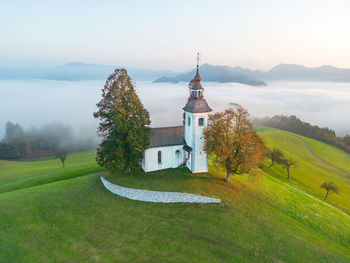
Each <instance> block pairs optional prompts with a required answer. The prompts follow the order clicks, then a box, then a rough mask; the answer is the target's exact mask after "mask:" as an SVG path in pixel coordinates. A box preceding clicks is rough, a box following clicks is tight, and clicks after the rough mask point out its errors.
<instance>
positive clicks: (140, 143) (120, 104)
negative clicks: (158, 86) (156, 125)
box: [94, 69, 151, 171]
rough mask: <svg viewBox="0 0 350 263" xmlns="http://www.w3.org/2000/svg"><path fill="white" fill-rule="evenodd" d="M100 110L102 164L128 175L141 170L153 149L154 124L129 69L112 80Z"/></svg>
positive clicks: (99, 160) (96, 114)
mask: <svg viewBox="0 0 350 263" xmlns="http://www.w3.org/2000/svg"><path fill="white" fill-rule="evenodd" d="M97 107H98V111H97V112H95V113H94V117H95V118H98V119H99V120H100V123H99V126H98V134H99V136H100V137H101V138H102V142H101V144H100V145H99V147H98V149H97V158H96V159H97V162H98V164H99V165H100V166H102V167H105V168H107V169H122V170H127V171H130V170H131V169H137V168H139V166H140V160H141V159H142V157H143V152H144V150H145V149H146V148H147V146H148V145H149V137H150V128H149V125H150V123H151V121H150V117H149V113H148V111H147V110H146V109H145V108H144V106H143V105H142V103H141V101H140V99H139V97H138V96H137V94H136V92H135V88H134V83H133V82H132V81H131V79H130V77H129V76H128V74H127V71H126V70H125V69H116V70H115V71H114V73H113V74H111V75H110V76H109V78H108V79H107V81H106V84H105V85H104V88H103V89H102V99H101V101H100V102H99V103H98V104H97Z"/></svg>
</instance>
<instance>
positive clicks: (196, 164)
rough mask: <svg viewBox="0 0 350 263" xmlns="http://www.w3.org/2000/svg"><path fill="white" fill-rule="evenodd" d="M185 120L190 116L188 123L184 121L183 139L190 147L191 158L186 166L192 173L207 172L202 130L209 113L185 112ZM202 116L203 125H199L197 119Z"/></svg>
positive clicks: (206, 123) (206, 122)
mask: <svg viewBox="0 0 350 263" xmlns="http://www.w3.org/2000/svg"><path fill="white" fill-rule="evenodd" d="M185 113H186V114H185V116H186V121H187V122H188V118H190V120H191V122H190V125H188V123H187V122H186V126H185V140H186V143H187V144H188V145H189V146H190V147H192V150H193V151H192V152H191V160H189V161H188V162H187V167H188V168H189V169H190V170H191V171H192V172H193V173H205V172H208V158H207V154H206V152H205V151H204V149H203V147H204V139H203V130H204V128H205V127H206V126H207V125H208V116H209V113H189V112H185ZM200 118H203V119H204V123H203V126H199V125H198V122H199V119H200Z"/></svg>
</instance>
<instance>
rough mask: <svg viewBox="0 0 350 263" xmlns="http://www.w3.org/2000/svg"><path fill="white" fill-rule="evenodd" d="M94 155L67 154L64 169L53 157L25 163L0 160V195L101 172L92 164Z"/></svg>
mask: <svg viewBox="0 0 350 263" xmlns="http://www.w3.org/2000/svg"><path fill="white" fill-rule="evenodd" d="M95 155H96V154H95V153H94V152H86V153H79V154H77V153H73V154H69V156H68V158H67V160H66V164H65V165H66V168H65V169H62V168H61V166H62V164H61V161H60V160H59V159H57V158H53V157H50V158H39V159H35V160H32V161H25V162H22V161H19V162H16V161H2V160H0V182H1V184H0V193H2V192H7V191H11V190H16V189H22V188H27V187H31V186H37V185H41V184H46V183H50V182H55V181H57V180H64V179H69V178H73V177H77V176H82V175H87V174H91V173H93V172H97V171H101V168H100V167H99V166H98V165H97V164H96V162H94V158H95Z"/></svg>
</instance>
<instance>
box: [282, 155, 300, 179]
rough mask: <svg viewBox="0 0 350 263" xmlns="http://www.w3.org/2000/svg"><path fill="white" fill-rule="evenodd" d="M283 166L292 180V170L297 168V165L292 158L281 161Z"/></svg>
mask: <svg viewBox="0 0 350 263" xmlns="http://www.w3.org/2000/svg"><path fill="white" fill-rule="evenodd" d="M281 165H282V166H283V167H284V168H285V169H286V170H287V174H288V177H287V179H288V180H289V179H290V168H291V167H296V165H297V163H296V161H294V160H293V159H292V158H284V159H282V160H281Z"/></svg>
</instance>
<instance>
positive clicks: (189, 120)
mask: <svg viewBox="0 0 350 263" xmlns="http://www.w3.org/2000/svg"><path fill="white" fill-rule="evenodd" d="M187 125H188V126H189V125H191V119H190V117H188V118H187Z"/></svg>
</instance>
